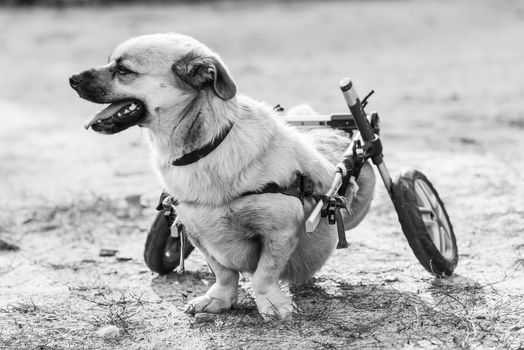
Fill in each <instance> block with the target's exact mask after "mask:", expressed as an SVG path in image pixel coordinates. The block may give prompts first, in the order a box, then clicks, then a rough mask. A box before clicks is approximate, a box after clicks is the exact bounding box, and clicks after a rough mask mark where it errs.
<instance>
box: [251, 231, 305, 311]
mask: <svg viewBox="0 0 524 350" xmlns="http://www.w3.org/2000/svg"><path fill="white" fill-rule="evenodd" d="M297 241H298V236H297V230H296V228H286V229H285V230H281V231H280V230H279V231H273V232H269V233H267V234H265V235H264V234H263V236H262V252H261V254H260V259H259V261H258V265H257V269H256V270H255V273H254V274H253V290H254V292H255V299H256V303H257V307H258V311H259V312H260V314H261V315H262V317H264V319H265V320H271V319H273V318H282V319H285V318H288V317H290V316H291V312H292V311H293V303H292V301H291V298H290V297H288V296H286V295H285V294H284V293H283V292H282V290H281V289H280V287H279V285H278V280H279V276H280V274H281V272H282V270H283V269H284V267H285V266H286V263H287V261H288V259H289V257H290V255H291V253H292V252H293V250H294V249H295V246H296V244H297Z"/></svg>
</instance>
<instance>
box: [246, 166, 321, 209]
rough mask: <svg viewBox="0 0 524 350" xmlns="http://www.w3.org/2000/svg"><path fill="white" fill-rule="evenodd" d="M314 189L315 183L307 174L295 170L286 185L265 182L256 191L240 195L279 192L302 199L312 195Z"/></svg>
mask: <svg viewBox="0 0 524 350" xmlns="http://www.w3.org/2000/svg"><path fill="white" fill-rule="evenodd" d="M314 191H315V183H314V182H313V180H311V179H310V178H308V177H307V176H305V175H303V174H301V173H299V172H298V171H297V172H296V176H295V179H294V180H293V182H292V183H291V184H290V185H289V186H287V187H283V186H280V185H278V184H276V183H275V182H270V183H267V184H265V185H264V186H263V187H262V188H261V189H259V190H256V191H248V192H244V193H242V194H241V195H240V196H250V195H253V194H264V193H281V194H284V195H286V196H293V197H297V198H298V199H300V201H301V202H303V201H304V197H308V196H312V195H313V192H314Z"/></svg>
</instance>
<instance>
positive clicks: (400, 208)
mask: <svg viewBox="0 0 524 350" xmlns="http://www.w3.org/2000/svg"><path fill="white" fill-rule="evenodd" d="M391 198H392V200H393V204H394V205H395V209H396V211H397V214H398V218H399V221H400V225H401V226H402V231H403V232H404V235H405V236H406V238H407V240H408V242H409V245H410V247H411V249H412V250H413V253H415V256H416V257H417V259H418V260H419V261H420V263H421V264H422V266H424V268H425V269H426V270H428V271H429V272H430V273H432V274H433V275H436V276H441V277H443V276H451V275H452V274H453V271H454V270H455V267H456V266H457V262H458V250H457V242H456V238H455V233H454V232H453V226H452V225H451V222H450V220H449V216H448V213H447V211H446V208H445V207H444V203H443V202H442V200H441V199H440V197H439V195H438V193H437V191H436V190H435V188H434V187H433V185H432V184H431V182H429V180H428V179H427V178H426V176H425V175H424V174H422V173H421V172H420V171H418V170H415V169H408V170H405V171H403V172H402V173H401V174H400V175H399V176H398V177H397V179H396V180H395V181H393V186H392V196H391Z"/></svg>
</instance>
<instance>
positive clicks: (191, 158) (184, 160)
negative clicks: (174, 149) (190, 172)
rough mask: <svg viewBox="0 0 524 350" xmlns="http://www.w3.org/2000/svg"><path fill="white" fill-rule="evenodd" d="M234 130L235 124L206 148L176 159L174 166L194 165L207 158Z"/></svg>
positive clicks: (223, 130)
mask: <svg viewBox="0 0 524 350" xmlns="http://www.w3.org/2000/svg"><path fill="white" fill-rule="evenodd" d="M232 128H233V123H231V124H229V125H228V126H227V127H225V128H224V129H222V131H221V132H220V134H219V135H218V136H217V137H216V138H214V139H213V140H212V141H211V142H209V143H207V144H205V145H204V146H202V147H200V148H198V149H196V150H194V151H192V152H189V153H186V154H184V155H183V156H182V157H180V158H178V159H175V160H174V161H173V162H171V164H172V165H174V166H183V165H189V164H193V163H195V162H198V161H199V160H200V159H202V158H204V157H205V156H207V155H208V154H209V153H211V152H213V151H214V150H215V149H216V148H217V147H218V146H220V144H221V143H222V141H224V139H225V138H226V137H227V135H228V134H229V132H230V131H231V129H232Z"/></svg>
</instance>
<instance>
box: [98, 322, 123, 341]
mask: <svg viewBox="0 0 524 350" xmlns="http://www.w3.org/2000/svg"><path fill="white" fill-rule="evenodd" d="M96 335H97V336H99V337H100V338H104V339H112V338H116V337H118V336H119V335H120V328H118V327H117V326H113V325H111V326H105V327H101V328H99V329H98V330H97V331H96Z"/></svg>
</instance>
